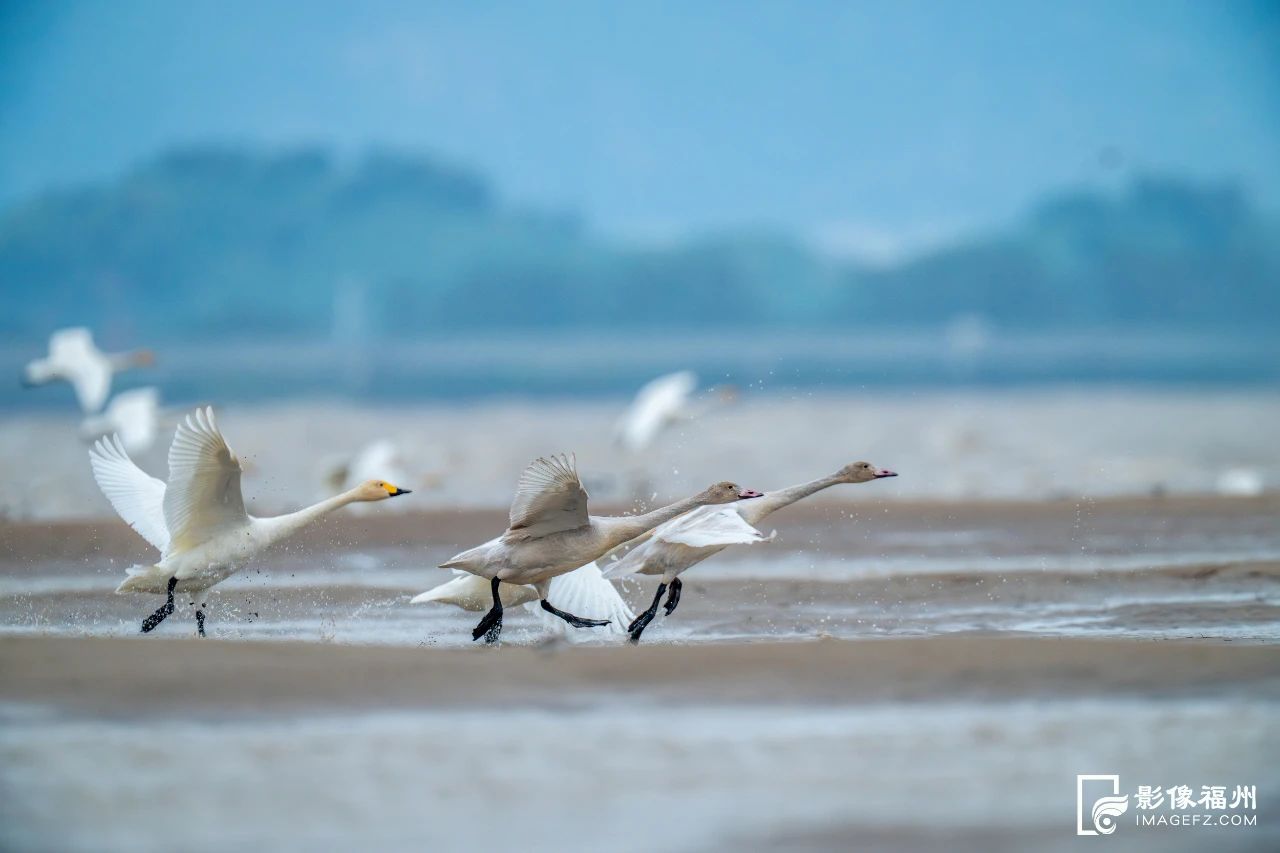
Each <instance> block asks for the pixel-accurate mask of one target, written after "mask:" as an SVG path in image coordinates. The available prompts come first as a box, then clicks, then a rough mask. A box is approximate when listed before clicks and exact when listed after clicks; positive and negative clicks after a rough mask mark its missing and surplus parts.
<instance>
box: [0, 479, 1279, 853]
mask: <svg viewBox="0 0 1280 853" xmlns="http://www.w3.org/2000/svg"><path fill="white" fill-rule="evenodd" d="M1278 515H1280V500H1277V499H1276V498H1274V497H1270V498H1267V497H1264V498H1240V499H1234V498H1206V497H1170V498H1123V499H1109V500H1095V501H1080V502H1074V501H1072V502H1067V501H1063V502H1045V503H965V504H948V503H936V502H910V503H907V502H903V503H892V502H888V503H884V504H875V505H871V506H869V505H866V504H845V503H839V502H835V503H824V504H814V505H811V506H798V507H793V508H791V509H789V510H787V511H785V512H783V513H779V514H777V515H776V516H775V517H773V518H771V519H770V523H769V526H770V527H772V526H776V527H777V528H778V531H779V538H778V539H777V540H776V541H775V542H774V543H771V544H770V545H768V546H758V547H756V548H752V549H739V550H737V551H733V550H731V551H727V552H725V553H724V554H721V555H718V556H717V557H716V558H714V559H713V560H709V561H707V562H706V563H704V564H702V565H700V566H699V567H697V568H696V569H694V570H693V571H691V572H690V573H689V574H688V575H687V577H686V579H687V582H688V583H687V588H686V594H685V597H684V600H683V601H682V603H681V606H680V609H679V610H678V611H677V612H676V613H675V614H674V615H673V616H672V617H670V618H669V619H663V620H660V621H658V622H655V624H654V625H653V626H652V627H651V628H650V630H649V631H648V632H646V635H645V641H646V642H645V643H644V644H643V645H641V646H639V647H631V646H627V645H624V644H622V643H621V642H619V640H618V639H617V638H616V637H607V636H599V635H595V634H592V633H591V632H585V631H577V632H574V633H573V637H572V640H573V642H569V641H568V640H566V639H565V638H563V637H561V636H559V635H556V634H550V635H549V634H548V633H547V632H546V630H545V629H544V628H543V626H542V624H541V622H540V621H539V620H538V619H536V618H535V617H533V616H532V615H529V614H525V613H522V612H515V613H512V614H511V617H510V619H509V621H508V625H507V629H506V631H504V641H503V644H502V645H501V646H500V647H498V648H483V647H477V646H474V645H473V644H471V642H470V639H469V633H468V632H469V629H470V626H471V625H472V624H474V622H475V619H476V615H475V614H469V613H462V612H460V611H456V610H453V609H450V608H443V607H430V606H418V607H413V606H409V605H408V604H407V599H408V598H409V596H411V595H412V594H414V593H416V592H418V591H420V590H421V589H425V588H428V587H430V586H432V585H434V584H436V583H439V582H442V581H444V580H446V579H447V578H448V574H447V573H446V572H443V571H441V570H438V569H434V568H432V566H434V565H435V563H437V562H439V560H440V559H442V558H444V557H447V556H448V555H449V554H451V553H453V551H454V550H456V548H457V547H458V546H460V545H466V544H474V542H476V541H480V540H481V539H483V538H485V537H487V536H490V535H493V533H494V532H495V531H496V530H498V529H501V526H502V523H503V521H504V517H505V513H503V512H500V511H496V510H468V511H458V512H455V511H439V512H425V513H412V514H391V515H386V516H380V515H366V516H361V517H348V516H335V517H334V519H333V521H334V523H333V524H332V525H329V526H327V527H325V528H323V529H321V528H316V529H314V530H312V531H309V532H308V533H307V534H305V535H304V536H303V537H301V538H300V539H299V540H297V541H296V542H295V543H291V545H290V546H289V547H287V548H282V549H281V550H280V551H278V552H274V553H272V554H271V555H270V556H269V557H268V558H266V559H264V561H263V562H262V564H261V565H260V566H257V567H255V568H254V569H253V570H252V571H249V572H246V573H245V574H244V575H243V576H241V577H238V578H236V579H233V580H232V581H231V582H228V583H227V584H225V585H224V586H223V587H220V588H219V591H218V592H217V593H216V598H217V600H216V601H215V602H213V603H212V604H211V616H210V625H209V626H210V633H211V637H210V638H209V639H206V640H200V639H197V638H195V637H193V636H192V633H193V625H192V623H191V620H190V613H189V611H188V610H187V608H186V606H185V604H186V603H185V602H182V603H181V604H180V607H179V610H178V612H177V613H175V614H174V616H173V617H171V618H170V620H169V621H168V622H167V623H166V624H165V625H163V626H161V628H160V629H159V630H158V631H157V632H156V633H155V634H153V635H150V636H146V637H139V636H137V634H136V632H137V624H138V620H139V619H140V617H141V616H142V615H143V614H144V613H145V612H147V611H149V610H150V609H152V608H153V607H154V606H155V603H156V599H155V598H154V597H150V596H137V595H132V596H117V595H113V594H111V589H112V588H113V587H114V585H115V584H116V583H117V582H118V579H119V577H120V576H121V574H122V571H123V567H124V566H127V565H129V564H130V563H132V562H136V561H138V560H139V559H142V558H145V557H146V556H147V552H146V550H145V547H144V546H142V545H141V544H140V542H139V541H138V540H137V538H136V536H135V534H133V533H132V531H129V530H128V529H127V528H125V527H124V525H122V524H120V523H119V522H115V521H112V522H98V521H87V522H76V521H62V522H21V523H17V522H9V523H5V524H0V632H2V633H0V848H3V849H15V850H49V851H54V850H57V851H81V850H83V851H100V850H113V851H114V850H120V851H125V850H127V851H130V853H137V851H157V853H159V851H166V853H167V851H171V850H174V849H183V850H197V851H206V850H207V851H220V853H221V851H225V850H227V849H228V847H232V848H237V849H238V848H242V847H249V848H257V849H271V850H299V851H301V850H308V851H311V850H346V849H352V848H356V847H374V848H377V849H379V850H380V851H400V850H405V851H410V850H423V849H430V850H472V849H475V848H476V847H485V846H495V845H497V844H501V845H504V846H506V845H510V846H515V847H517V848H518V849H522V850H532V851H543V850H546V851H564V850H577V849H582V848H584V847H590V848H597V847H605V848H608V849H609V850H611V851H621V852H622V853H627V851H648V850H654V849H663V850H673V851H691V852H692V851H697V853H709V851H734V853H738V851H742V850H757V849H759V850H787V851H792V850H814V851H817V850H849V849H858V850H886V851H887V850H908V851H910V850H932V849H940V848H945V849H949V850H955V851H961V853H969V851H973V853H978V852H979V851H982V853H987V852H988V851H1002V850H1009V851H1015V850H1025V849H1032V848H1034V849H1043V850H1050V851H1057V850H1076V849H1082V847H1083V846H1086V845H1088V844H1090V843H1093V844H1101V845H1106V846H1107V847H1109V848H1112V849H1119V850H1152V851H1155V850H1160V851H1170V850H1172V851H1192V850H1201V849H1205V848H1206V847H1211V848H1213V849H1216V850H1219V851H1222V853H1233V851H1252V850H1274V849H1280V824H1277V823H1276V821H1275V820H1274V819H1273V818H1274V815H1275V814H1276V809H1277V808H1280V800H1277V798H1276V796H1275V792H1277V791H1280V750H1278V749H1277V747H1276V744H1277V743H1280V651H1277V639H1278V638H1280V525H1276V524H1275V519H1276V518H1277V516H1278ZM651 590H652V583H651V582H646V583H645V584H630V585H628V586H627V588H626V590H625V594H626V595H627V596H628V598H629V600H630V601H631V602H632V603H633V604H638V603H639V602H641V601H645V600H647V598H648V596H649V595H650V594H651ZM1078 773H1118V774H1120V775H1121V777H1122V781H1123V784H1124V785H1125V787H1126V789H1129V790H1132V789H1133V788H1134V787H1135V786H1137V785H1139V784H1163V785H1173V784H1186V785H1190V786H1195V787H1198V786H1200V785H1210V784H1223V785H1228V786H1232V785H1235V784H1256V785H1257V786H1258V791H1259V801H1260V803H1259V811H1258V814H1259V817H1260V822H1259V825H1258V826H1256V827H1236V828H1221V829H1209V828H1204V827H1200V828H1192V829H1187V828H1182V829H1177V830H1171V829H1163V830H1159V829H1151V828H1142V827H1138V826H1135V825H1133V824H1129V825H1125V826H1122V827H1121V828H1120V829H1119V830H1118V832H1117V834H1116V836H1114V837H1112V838H1109V839H1107V840H1106V841H1100V842H1094V841H1093V839H1078V838H1076V837H1075V834H1074V822H1075V803H1074V799H1075V793H1074V785H1075V775H1076V774H1078ZM1130 817H1132V814H1131V815H1130Z"/></svg>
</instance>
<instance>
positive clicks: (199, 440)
mask: <svg viewBox="0 0 1280 853" xmlns="http://www.w3.org/2000/svg"><path fill="white" fill-rule="evenodd" d="M164 518H165V523H166V526H167V527H168V528H169V541H170V544H171V545H172V547H173V548H174V549H175V550H186V549H188V548H192V547H194V546H196V545H199V544H200V543H202V542H204V541H206V540H208V539H209V538H211V537H213V536H216V535H217V534H218V533H221V532H223V531H225V530H227V529H230V528H234V527H237V526H240V525H243V524H246V523H248V520H249V516H248V515H247V514H246V513H245V510H244V497H243V496H242V495H241V493H240V460H239V459H237V458H236V455H235V454H234V453H233V452H231V448H230V447H228V446H227V442H226V439H224V438H223V437H222V433H220V432H218V425H217V422H216V421H214V418H213V409H212V408H206V409H197V410H196V411H195V414H194V415H187V418H186V420H185V421H183V422H181V423H179V424H178V431H177V432H176V433H175V434H174V436H173V444H172V445H171V446H170V447H169V488H168V490H167V491H166V492H165V496H164Z"/></svg>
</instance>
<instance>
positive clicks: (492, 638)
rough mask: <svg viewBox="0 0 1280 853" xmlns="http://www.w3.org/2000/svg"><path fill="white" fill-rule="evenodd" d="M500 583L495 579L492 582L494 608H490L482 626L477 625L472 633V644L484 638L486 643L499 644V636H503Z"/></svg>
mask: <svg viewBox="0 0 1280 853" xmlns="http://www.w3.org/2000/svg"><path fill="white" fill-rule="evenodd" d="M499 583H500V581H499V580H498V579H497V578H494V579H493V581H492V586H491V588H492V590H493V607H491V608H489V612H488V613H486V614H485V615H484V618H483V619H481V620H480V624H479V625H476V627H475V630H474V631H472V632H471V640H472V642H474V641H476V640H478V639H480V638H481V637H484V641H485V643H490V644H492V643H496V642H498V636H499V635H501V634H502V599H501V598H499V597H498V584H499Z"/></svg>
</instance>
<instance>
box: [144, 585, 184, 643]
mask: <svg viewBox="0 0 1280 853" xmlns="http://www.w3.org/2000/svg"><path fill="white" fill-rule="evenodd" d="M177 585H178V579H177V578H176V577H173V578H169V589H168V593H167V595H166V597H165V602H164V604H162V605H160V606H159V607H158V608H157V609H156V612H155V613H152V614H151V615H150V616H148V617H147V618H146V619H143V620H142V633H144V634H150V633H151V632H152V631H154V630H155V627H156V626H157V625H159V624H160V623H161V622H163V621H164V620H165V619H168V618H169V614H171V613H173V590H174V587H176V586H177Z"/></svg>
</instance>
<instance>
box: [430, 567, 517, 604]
mask: <svg viewBox="0 0 1280 853" xmlns="http://www.w3.org/2000/svg"><path fill="white" fill-rule="evenodd" d="M454 574H455V575H456V577H455V578H454V579H453V580H451V581H446V582H444V583H442V584H440V585H439V586H434V587H432V588H431V589H429V590H427V591H426V592H423V593H419V594H418V595H415V596H414V597H413V598H411V599H409V603H410V604H426V603H428V602H436V603H438V604H452V605H453V606H454V607H461V608H462V609H463V610H470V611H473V612H476V613H483V612H484V611H486V610H488V609H489V608H490V607H492V606H493V589H492V587H491V586H490V583H491V582H490V580H489V579H488V578H482V577H478V576H476V575H473V574H471V573H470V572H464V571H460V570H458V569H454ZM498 597H499V598H501V599H502V606H503V607H517V606H519V605H521V604H525V603H526V602H529V601H537V600H538V593H537V592H535V591H534V589H533V587H531V586H524V585H520V584H509V583H504V584H499V585H498Z"/></svg>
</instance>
